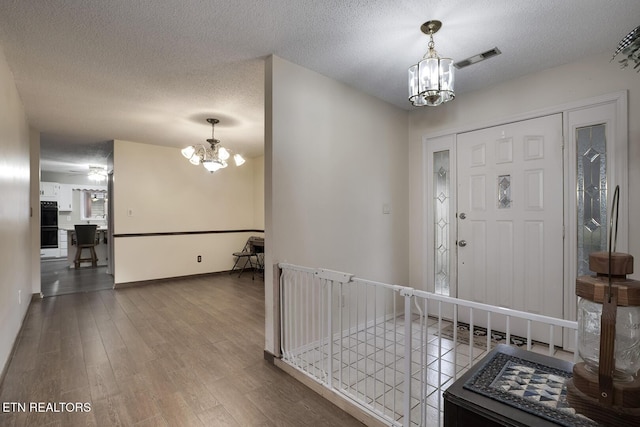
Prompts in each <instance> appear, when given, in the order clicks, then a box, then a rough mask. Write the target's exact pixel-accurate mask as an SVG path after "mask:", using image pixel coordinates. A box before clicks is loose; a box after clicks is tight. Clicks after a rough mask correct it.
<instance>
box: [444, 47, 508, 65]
mask: <svg viewBox="0 0 640 427" xmlns="http://www.w3.org/2000/svg"><path fill="white" fill-rule="evenodd" d="M501 53H502V52H500V49H498V48H497V47H494V48H493V49H489V50H488V51H486V52H482V53H479V54H477V55H474V56H472V57H470V58H467V59H463V60H462V61H458V62H456V63H455V64H453V66H454V67H456V68H457V69H461V68H464V67H468V66H469V65H473V64H476V63H478V62H480V61H484V60H485V59H489V58H492V57H494V56H498V55H500V54H501Z"/></svg>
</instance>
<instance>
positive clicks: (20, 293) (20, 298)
mask: <svg viewBox="0 0 640 427" xmlns="http://www.w3.org/2000/svg"><path fill="white" fill-rule="evenodd" d="M20 304H22V289H18V305H20Z"/></svg>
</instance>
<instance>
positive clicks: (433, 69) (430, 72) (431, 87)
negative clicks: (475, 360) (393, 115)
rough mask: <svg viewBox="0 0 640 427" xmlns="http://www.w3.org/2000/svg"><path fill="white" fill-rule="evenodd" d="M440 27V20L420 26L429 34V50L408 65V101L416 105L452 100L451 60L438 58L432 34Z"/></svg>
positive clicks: (431, 104) (438, 103) (453, 94)
mask: <svg viewBox="0 0 640 427" xmlns="http://www.w3.org/2000/svg"><path fill="white" fill-rule="evenodd" d="M441 27H442V22H440V21H427V22H425V23H424V24H422V26H421V27H420V30H422V32H423V33H425V34H427V35H428V36H429V50H428V51H427V53H425V54H424V57H423V59H422V61H420V62H418V63H417V64H415V65H412V66H411V67H409V101H410V102H411V103H412V104H413V105H414V106H416V107H424V106H425V105H427V106H436V105H440V104H442V103H444V102H448V101H451V100H453V99H454V98H455V97H456V94H455V93H454V90H453V85H454V73H453V60H452V59H451V58H440V57H439V56H438V52H436V49H435V44H434V42H433V35H434V34H435V33H437V32H438V30H439V29H440V28H441Z"/></svg>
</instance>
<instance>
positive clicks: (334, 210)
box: [265, 57, 409, 351]
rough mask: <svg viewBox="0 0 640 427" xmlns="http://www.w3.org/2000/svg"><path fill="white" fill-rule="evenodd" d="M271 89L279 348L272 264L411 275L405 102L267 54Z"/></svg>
mask: <svg viewBox="0 0 640 427" xmlns="http://www.w3.org/2000/svg"><path fill="white" fill-rule="evenodd" d="M265 91H266V106H265V108H266V110H265V126H266V129H265V180H266V182H265V185H266V187H265V202H266V212H265V220H266V223H265V233H266V239H265V243H266V272H265V292H266V301H267V304H266V349H267V350H269V351H275V350H274V345H275V344H274V336H275V334H274V332H273V325H274V313H273V305H272V304H271V303H270V301H272V300H273V298H274V290H275V289H274V283H273V263H277V262H285V261H286V262H290V263H294V264H299V265H305V266H309V267H324V268H329V269H334V270H341V271H346V272H350V273H354V274H356V275H357V276H359V277H362V278H367V279H371V280H379V281H384V282H389V283H395V284H401V285H406V284H408V243H407V242H408V231H409V229H408V210H407V207H408V203H409V202H408V191H407V187H408V173H407V169H406V164H407V156H408V152H407V138H408V134H407V113H406V112H405V111H403V110H400V109H398V108H396V107H394V106H391V105H389V104H387V103H385V102H383V101H380V100H379V99H377V98H373V97H371V96H368V95H365V94H363V93H361V92H358V91H356V90H354V89H352V88H350V87H348V86H345V85H344V84H341V83H338V82H336V81H334V80H331V79H329V78H327V77H324V76H322V75H320V74H318V73H315V72H312V71H310V70H308V69H305V68H302V67H300V66H297V65H295V64H292V63H290V62H287V61H285V60H283V59H280V58H278V57H271V58H269V59H268V60H267V64H266V83H265ZM384 204H389V206H390V208H391V213H390V214H388V215H385V214H383V205H384Z"/></svg>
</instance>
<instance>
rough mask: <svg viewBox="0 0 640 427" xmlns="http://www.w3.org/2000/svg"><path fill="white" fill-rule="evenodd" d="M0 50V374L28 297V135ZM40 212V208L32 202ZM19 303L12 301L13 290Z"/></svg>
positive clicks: (29, 234)
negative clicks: (19, 297)
mask: <svg viewBox="0 0 640 427" xmlns="http://www.w3.org/2000/svg"><path fill="white" fill-rule="evenodd" d="M29 132H30V131H29V125H28V123H27V118H26V115H25V112H24V107H23V105H22V101H21V100H20V97H19V95H18V91H17V89H16V86H15V80H14V78H13V74H12V73H11V70H10V69H9V66H8V65H7V62H6V59H5V56H4V53H3V52H2V51H1V50H0V194H1V195H2V197H0V236H1V237H0V373H2V372H3V371H4V368H5V366H6V364H7V362H8V358H9V355H10V354H9V353H10V352H11V349H12V347H13V343H14V341H15V339H16V336H17V335H18V332H19V331H20V325H21V324H22V320H23V319H24V316H25V313H26V311H27V308H28V306H29V302H30V301H31V293H32V287H33V286H34V285H33V283H32V276H31V264H32V251H31V249H32V248H31V241H32V239H31V220H30V208H31V207H32V206H31V192H30V180H31V178H30V162H29V151H30V133H29ZM33 209H34V210H38V211H39V210H40V206H39V205H36V206H33ZM19 293H20V294H21V302H20V303H18V294H19Z"/></svg>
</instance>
